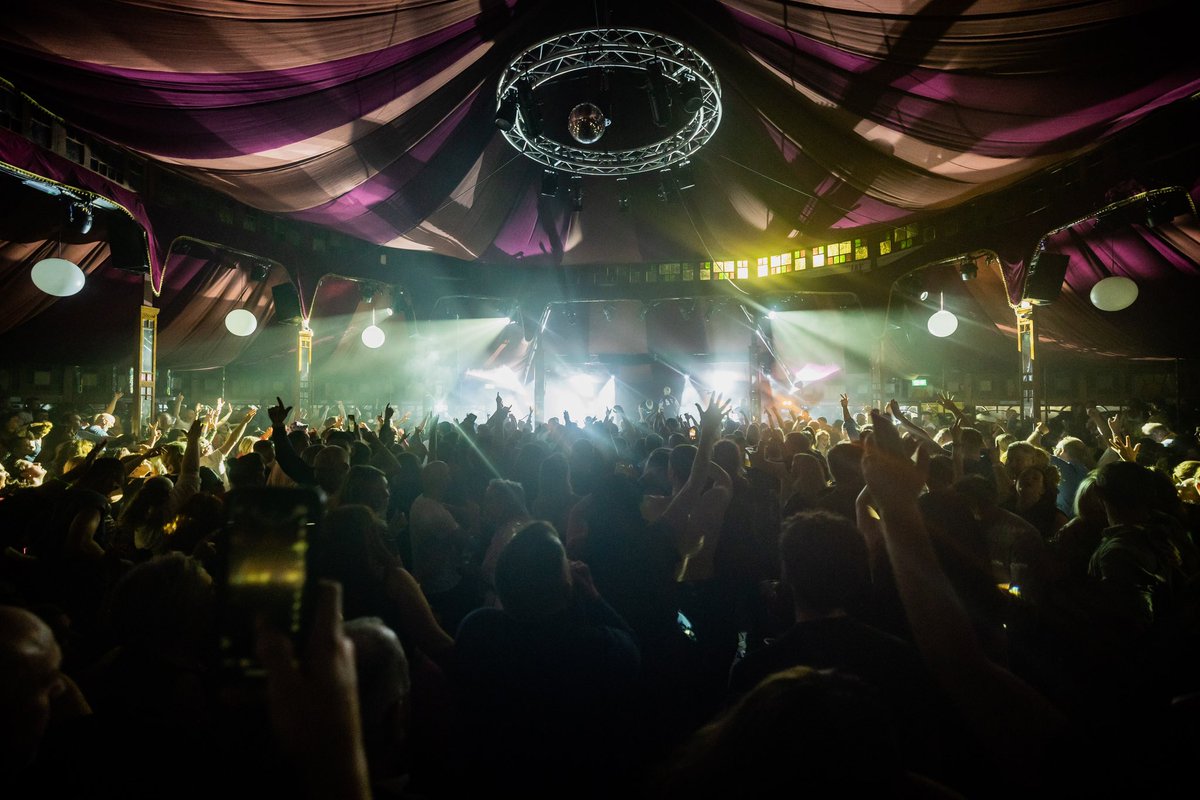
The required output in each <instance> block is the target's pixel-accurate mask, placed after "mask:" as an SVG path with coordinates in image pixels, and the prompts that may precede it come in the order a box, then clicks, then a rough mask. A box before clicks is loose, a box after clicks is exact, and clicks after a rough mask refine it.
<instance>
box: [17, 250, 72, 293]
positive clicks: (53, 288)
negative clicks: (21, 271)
mask: <svg viewBox="0 0 1200 800" xmlns="http://www.w3.org/2000/svg"><path fill="white" fill-rule="evenodd" d="M29 277H31V278H32V279H33V285H34V286H36V287H37V288H39V289H41V290H42V291H43V292H45V293H46V294H51V295H54V296H55V297H70V296H71V295H73V294H78V293H79V290H80V289H82V288H83V284H84V275H83V270H81V269H80V268H79V267H78V266H77V265H76V264H74V263H73V262H71V261H68V260H67V259H65V258H43V259H42V260H41V261H39V262H37V263H36V264H34V265H33V269H32V270H30V273H29Z"/></svg>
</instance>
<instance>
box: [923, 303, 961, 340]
mask: <svg viewBox="0 0 1200 800" xmlns="http://www.w3.org/2000/svg"><path fill="white" fill-rule="evenodd" d="M926 326H927V327H928V328H929V332H930V333H932V334H933V335H934V336H937V337H940V338H945V337H947V336H949V335H950V334H952V333H954V332H955V331H956V330H958V317H956V316H954V315H953V314H952V313H950V312H949V311H947V310H946V309H944V308H943V309H941V310H940V311H935V312H933V316H931V317H930V318H929V322H927V323H926Z"/></svg>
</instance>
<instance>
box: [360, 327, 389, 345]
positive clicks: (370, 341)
mask: <svg viewBox="0 0 1200 800" xmlns="http://www.w3.org/2000/svg"><path fill="white" fill-rule="evenodd" d="M384 338H385V337H384V335H383V329H382V328H380V327H379V326H378V325H368V326H367V327H365V328H363V332H362V343H363V344H365V345H366V346H367V347H369V348H371V349H372V350H374V349H375V348H377V347H383V340H384Z"/></svg>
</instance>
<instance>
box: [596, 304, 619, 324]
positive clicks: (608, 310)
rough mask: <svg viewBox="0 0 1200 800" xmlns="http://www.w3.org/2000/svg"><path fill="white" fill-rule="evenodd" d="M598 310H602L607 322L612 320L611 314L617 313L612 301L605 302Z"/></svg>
mask: <svg viewBox="0 0 1200 800" xmlns="http://www.w3.org/2000/svg"><path fill="white" fill-rule="evenodd" d="M600 310H601V311H603V312H604V319H605V320H606V321H608V322H612V321H613V316H615V315H616V313H617V307H616V306H614V305H613V304H612V303H605V304H604V305H603V306H601V308H600Z"/></svg>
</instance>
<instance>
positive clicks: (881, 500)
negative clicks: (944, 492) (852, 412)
mask: <svg viewBox="0 0 1200 800" xmlns="http://www.w3.org/2000/svg"><path fill="white" fill-rule="evenodd" d="M871 423H872V426H871V427H872V430H874V431H875V433H874V435H873V436H871V437H870V438H868V439H867V440H866V441H865V442H864V443H863V448H864V451H863V459H862V471H863V478H864V479H865V480H866V486H867V488H868V489H869V490H870V491H871V497H872V498H873V499H874V500H875V501H876V502H877V503H878V504H879V507H880V509H881V510H883V509H887V508H889V507H898V506H905V505H911V504H913V503H915V502H916V500H917V497H918V496H919V495H920V494H921V490H922V489H923V488H924V486H925V481H926V478H927V477H928V474H929V454H928V453H927V452H926V451H925V450H924V449H922V448H917V447H915V446H916V444H917V443H916V442H915V441H909V442H908V443H907V444H906V443H905V440H903V439H901V438H900V434H899V432H897V430H896V426H895V425H892V424H891V422H889V421H888V420H887V418H886V417H884V416H883V414H882V413H880V412H879V411H876V410H875V409H872V410H871ZM914 449H916V452H917V460H916V463H913V459H912V451H913V450H914Z"/></svg>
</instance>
